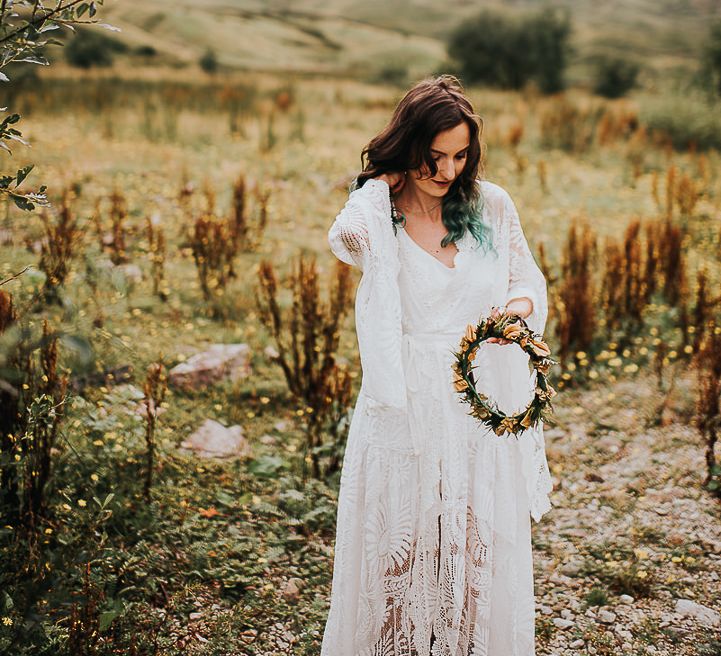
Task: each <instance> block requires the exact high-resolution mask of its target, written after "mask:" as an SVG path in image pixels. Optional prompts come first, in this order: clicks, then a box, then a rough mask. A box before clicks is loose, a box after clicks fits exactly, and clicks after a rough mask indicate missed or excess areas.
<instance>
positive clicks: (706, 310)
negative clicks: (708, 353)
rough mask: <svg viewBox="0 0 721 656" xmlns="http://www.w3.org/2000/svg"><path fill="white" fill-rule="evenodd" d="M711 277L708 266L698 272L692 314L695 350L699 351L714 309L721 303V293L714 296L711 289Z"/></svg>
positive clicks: (695, 351) (693, 345)
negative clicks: (707, 269) (709, 276)
mask: <svg viewBox="0 0 721 656" xmlns="http://www.w3.org/2000/svg"><path fill="white" fill-rule="evenodd" d="M709 286H710V285H709V279H708V272H707V271H706V267H705V266H702V267H701V268H700V269H699V270H698V271H697V272H696V302H695V304H694V309H693V314H692V319H691V321H692V325H693V326H694V339H693V343H692V347H693V352H694V353H698V351H699V350H700V349H701V343H702V341H703V339H704V337H705V332H706V327H707V325H708V322H709V321H710V320H711V319H713V316H714V311H715V310H716V308H717V307H719V305H721V294H719V295H718V296H713V295H712V293H711V290H710V289H709Z"/></svg>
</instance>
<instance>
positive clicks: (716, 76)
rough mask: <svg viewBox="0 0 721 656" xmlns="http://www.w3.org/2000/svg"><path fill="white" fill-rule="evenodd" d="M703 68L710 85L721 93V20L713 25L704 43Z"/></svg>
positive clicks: (717, 92) (716, 91)
mask: <svg viewBox="0 0 721 656" xmlns="http://www.w3.org/2000/svg"><path fill="white" fill-rule="evenodd" d="M702 68H703V72H704V74H705V75H704V77H705V78H706V81H707V82H708V83H709V86H710V87H711V88H712V89H713V91H714V92H715V93H716V94H718V95H721V21H718V22H716V23H714V24H712V25H711V28H710V30H709V35H708V40H707V41H706V44H705V45H704V53H703V66H702Z"/></svg>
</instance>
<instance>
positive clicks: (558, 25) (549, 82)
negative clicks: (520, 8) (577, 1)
mask: <svg viewBox="0 0 721 656" xmlns="http://www.w3.org/2000/svg"><path fill="white" fill-rule="evenodd" d="M522 27H523V29H524V30H525V31H527V32H528V34H529V37H530V40H531V48H530V50H529V52H528V55H527V56H528V57H529V58H531V69H532V70H533V73H534V78H535V80H536V82H538V86H539V88H540V89H541V91H542V92H543V93H557V92H558V91H561V90H562V89H563V88H564V87H565V86H566V85H565V82H564V80H563V74H564V72H565V70H566V65H567V63H568V55H569V54H570V47H569V44H568V39H569V37H570V36H571V20H570V18H569V14H568V12H555V11H553V12H552V11H548V10H542V11H540V12H538V13H537V14H535V15H533V16H531V17H530V18H528V19H527V20H526V21H524V23H523V26H522Z"/></svg>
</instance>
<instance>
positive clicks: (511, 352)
mask: <svg viewBox="0 0 721 656" xmlns="http://www.w3.org/2000/svg"><path fill="white" fill-rule="evenodd" d="M369 184H370V185H371V188H370V189H366V190H365V192H363V190H364V189H365V187H366V186H367V185H369ZM481 188H482V192H483V194H484V198H485V206H484V220H485V221H486V222H487V223H488V224H489V225H491V226H493V228H494V245H495V246H496V248H497V251H498V252H499V253H500V254H501V257H499V258H496V257H495V255H494V253H493V252H485V251H483V250H482V249H480V248H477V247H476V246H477V244H476V242H475V239H474V238H473V237H472V235H471V234H470V233H466V235H465V236H464V237H463V238H462V239H461V240H460V242H459V243H457V244H456V246H457V248H458V253H457V254H456V256H455V261H454V265H455V266H454V267H453V268H451V267H448V266H446V265H445V264H444V263H443V262H441V261H440V260H438V259H437V258H436V257H434V256H433V255H431V254H430V253H429V252H427V251H426V250H424V249H423V248H422V247H421V246H419V245H418V244H417V243H416V242H415V241H414V240H413V239H412V238H411V237H410V235H409V234H408V233H407V232H406V231H405V230H404V229H402V228H399V229H398V234H397V237H396V239H397V240H398V248H397V253H398V260H399V262H400V267H399V270H398V288H399V291H400V304H401V323H402V364H403V371H404V374H405V384H406V388H407V402H408V406H407V435H406V438H407V439H405V440H403V439H401V440H400V441H399V440H398V439H396V438H394V439H391V436H388V438H387V439H386V438H385V436H384V435H383V433H382V431H381V432H378V431H374V430H372V426H371V424H370V423H369V422H372V420H373V419H372V416H371V415H370V414H369V413H367V411H366V405H367V403H368V399H367V397H366V395H365V394H364V393H363V388H361V393H360V394H359V397H358V400H357V404H356V407H355V410H354V415H353V421H352V423H351V429H350V434H349V436H348V444H347V448H346V453H345V458H344V463H343V471H342V477H341V488H340V495H339V507H338V519H337V536H336V545H335V557H334V571H333V583H332V595H331V607H330V612H329V616H328V621H327V624H326V628H325V633H324V637H323V645H322V649H321V654H322V655H323V656H356V655H364V656H424V655H441V654H443V655H445V656H471V655H476V656H481V655H484V656H532V655H533V654H534V608H535V606H534V595H533V563H532V552H531V523H530V519H531V515H530V513H531V512H532V513H533V515H534V517H535V519H536V520H538V519H540V517H541V515H542V514H543V513H544V512H546V511H547V510H548V509H549V508H550V504H549V501H548V492H549V491H550V489H551V483H550V475H549V473H548V465H547V463H546V458H545V450H544V443H543V433H542V428H537V429H534V430H531V431H528V432H526V433H524V434H522V435H521V436H520V437H519V438H518V440H517V439H516V438H515V437H513V436H508V435H507V434H506V436H505V437H500V436H497V435H496V434H495V433H493V431H491V430H489V429H486V428H485V427H482V426H480V425H479V423H478V422H477V420H475V419H474V418H472V417H470V416H469V415H468V414H467V413H468V410H469V406H467V405H465V404H461V403H460V401H459V395H458V394H457V393H456V392H455V390H454V387H453V374H452V370H451V364H452V362H453V359H454V356H453V353H452V352H453V350H456V349H457V348H458V344H459V341H460V338H461V336H462V335H463V334H464V332H465V329H466V326H467V324H469V323H472V324H475V323H477V322H478V320H479V317H481V316H488V314H489V313H490V310H491V306H493V305H502V304H504V303H505V302H506V301H507V300H510V299H511V298H516V297H519V296H526V297H529V298H531V300H532V301H533V302H534V314H533V315H532V316H531V317H529V319H528V321H529V325H530V326H531V327H532V329H533V330H535V331H536V332H542V330H543V327H544V325H543V324H545V318H546V313H547V309H546V307H547V306H546V302H547V301H546V297H545V281H544V280H543V277H542V275H541V273H540V270H539V269H538V267H537V266H536V264H535V261H533V257H532V256H531V254H530V251H529V249H528V245H527V243H526V240H525V238H524V236H523V232H522V230H521V227H520V222H519V221H518V215H517V213H516V211H515V207H514V206H513V203H512V201H511V199H510V197H509V196H508V194H507V193H506V192H505V191H504V190H503V189H502V188H501V187H499V186H497V185H495V184H492V183H490V182H486V181H483V182H482V183H481ZM387 189H388V187H387V185H385V184H384V183H382V184H381V183H380V182H379V181H375V180H371V181H368V182H367V183H366V185H364V187H363V188H361V190H357V191H355V192H353V193H354V194H356V195H358V196H361V195H362V193H365V194H366V195H367V199H368V200H372V199H371V198H370V197H371V195H372V194H374V193H375V194H376V200H378V198H380V196H378V194H382V193H386V194H387V193H388V192H387ZM357 202H361V201H360V200H358V201H357ZM352 207H353V204H352V203H350V204H349V205H347V206H346V208H345V211H344V212H341V214H339V215H338V217H337V218H336V221H335V223H334V225H333V227H332V228H331V231H330V232H329V240H330V243H331V246H332V248H333V251H334V252H335V253H336V254H339V252H340V251H341V250H342V249H347V251H346V252H350V253H351V254H352V255H354V256H356V255H357V254H358V252H359V249H360V248H361V246H360V245H359V243H360V242H362V241H363V240H364V238H365V236H366V234H365V232H364V230H363V226H362V225H361V224H360V223H359V220H358V216H359V214H358V213H354V212H353V211H352ZM388 220H390V217H388ZM339 240H340V241H339ZM504 253H505V254H506V255H507V257H503V254H504ZM529 259H530V261H529ZM356 263H359V260H357V259H356ZM539 276H540V278H539ZM474 364H475V365H477V369H476V376H477V379H478V383H477V387H478V389H479V390H481V391H484V392H485V393H486V394H488V395H489V396H490V397H491V398H492V399H494V400H496V401H497V402H498V404H499V406H500V407H501V408H502V409H503V410H504V411H506V412H510V411H514V410H518V409H520V408H522V407H525V405H526V404H527V402H528V400H529V399H530V396H531V390H532V389H533V376H532V375H530V374H529V368H528V358H527V356H526V355H525V354H524V353H523V352H522V351H521V350H520V348H518V346H516V345H514V344H507V345H499V344H488V343H483V344H482V345H481V346H480V348H479V351H478V354H477V356H476V359H475V361H474ZM369 436H370V438H369ZM520 440H531V441H534V442H535V447H532V448H531V452H532V453H533V454H534V457H533V462H532V463H531V466H532V468H533V469H531V470H530V471H531V472H532V474H530V475H529V474H528V473H525V474H524V463H523V458H522V456H521V452H520V448H519V446H520ZM526 469H528V467H526ZM529 477H531V478H533V480H532V481H531V484H530V486H529V485H528V480H527V479H528V478H529ZM529 487H530V488H531V490H532V494H533V499H530V498H529V494H528V492H527V489H528V488H529Z"/></svg>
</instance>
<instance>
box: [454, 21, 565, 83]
mask: <svg viewBox="0 0 721 656" xmlns="http://www.w3.org/2000/svg"><path fill="white" fill-rule="evenodd" d="M570 33H571V23H570V19H569V15H568V13H567V12H563V13H559V12H549V11H547V10H544V11H542V12H538V13H535V14H530V15H527V16H525V17H521V18H516V17H507V16H505V15H503V14H499V13H496V12H493V11H488V10H484V11H482V12H481V13H480V14H478V16H477V17H476V18H475V19H471V20H468V21H465V22H464V23H462V24H461V25H459V26H458V27H457V28H456V29H455V30H454V31H453V32H452V33H451V35H450V38H449V42H448V52H449V55H450V56H451V57H452V58H454V59H455V60H456V61H457V62H458V64H459V70H460V72H461V76H462V77H464V78H465V79H466V80H467V81H468V82H482V83H485V84H488V85H490V86H496V87H501V88H505V89H520V88H522V87H523V86H524V85H525V84H526V83H527V82H529V81H530V80H535V81H536V83H537V84H538V87H539V88H540V89H541V91H543V92H544V93H555V92H557V91H560V90H561V89H563V87H564V81H563V74H564V71H565V68H566V64H567V58H568V54H569V52H570V47H569V44H568V39H569V36H570Z"/></svg>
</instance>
